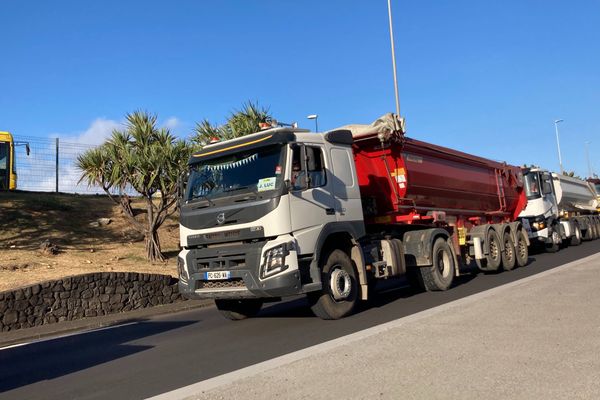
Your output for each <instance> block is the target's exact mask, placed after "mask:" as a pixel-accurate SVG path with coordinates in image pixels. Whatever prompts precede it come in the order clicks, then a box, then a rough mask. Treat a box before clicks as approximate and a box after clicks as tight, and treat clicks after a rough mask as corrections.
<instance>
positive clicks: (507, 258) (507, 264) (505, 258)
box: [502, 232, 517, 271]
mask: <svg viewBox="0 0 600 400" xmlns="http://www.w3.org/2000/svg"><path fill="white" fill-rule="evenodd" d="M503 242H504V251H503V252H502V267H503V268H504V270H505V271H510V270H512V269H514V268H515V266H516V265H517V257H516V255H515V242H514V240H513V238H512V236H511V235H510V232H504V237H503Z"/></svg>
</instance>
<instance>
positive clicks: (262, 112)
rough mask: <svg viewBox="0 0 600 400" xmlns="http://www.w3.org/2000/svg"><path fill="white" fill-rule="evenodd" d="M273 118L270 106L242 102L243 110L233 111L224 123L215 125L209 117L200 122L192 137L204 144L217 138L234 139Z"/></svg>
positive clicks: (253, 130) (254, 129) (256, 128)
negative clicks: (264, 106)
mask: <svg viewBox="0 0 600 400" xmlns="http://www.w3.org/2000/svg"><path fill="white" fill-rule="evenodd" d="M271 120H272V117H271V114H270V113H269V109H268V108H263V107H260V106H259V105H258V103H253V102H251V101H248V102H246V103H244V104H242V109H241V110H235V111H233V112H232V113H231V115H230V116H229V117H228V118H227V122H226V123H225V124H224V125H221V126H217V125H213V124H211V123H210V121H208V120H207V119H204V120H202V121H201V122H198V123H197V124H196V127H195V128H194V133H195V135H194V136H193V137H192V141H193V142H196V143H198V144H200V145H202V146H204V145H206V144H208V143H210V142H211V141H212V140H213V139H215V138H216V139H218V140H229V139H234V138H237V137H240V136H244V135H249V134H251V133H254V132H258V131H259V130H260V124H261V123H265V122H271Z"/></svg>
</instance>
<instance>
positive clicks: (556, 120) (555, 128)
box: [554, 119, 564, 174]
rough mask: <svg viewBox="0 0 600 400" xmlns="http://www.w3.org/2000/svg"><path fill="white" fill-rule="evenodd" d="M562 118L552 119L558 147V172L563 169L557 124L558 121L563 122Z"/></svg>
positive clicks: (561, 171)
mask: <svg viewBox="0 0 600 400" xmlns="http://www.w3.org/2000/svg"><path fill="white" fill-rule="evenodd" d="M563 121H564V120H562V119H555V120H554V130H555V131H556V147H557V148H558V164H559V165H560V173H561V174H562V173H563V172H564V171H563V165H562V157H561V155H560V140H559V139H558V124H559V123H560V122H563Z"/></svg>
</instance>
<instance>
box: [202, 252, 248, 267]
mask: <svg viewBox="0 0 600 400" xmlns="http://www.w3.org/2000/svg"><path fill="white" fill-rule="evenodd" d="M245 266H246V257H245V254H239V255H238V254H236V255H231V256H226V257H211V258H196V271H201V270H213V269H232V268H243V267H245Z"/></svg>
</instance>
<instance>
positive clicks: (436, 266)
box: [419, 238, 456, 292]
mask: <svg viewBox="0 0 600 400" xmlns="http://www.w3.org/2000/svg"><path fill="white" fill-rule="evenodd" d="M431 255H432V260H433V265H432V266H431V267H425V268H420V269H419V271H420V272H421V278H422V280H423V286H424V287H425V290H427V291H428V292H430V291H437V290H447V289H448V288H450V286H452V282H453V281H454V274H455V269H456V265H454V256H453V254H452V249H451V248H450V245H449V244H448V242H446V240H445V239H444V238H438V239H436V241H435V243H433V250H432V252H431Z"/></svg>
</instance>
